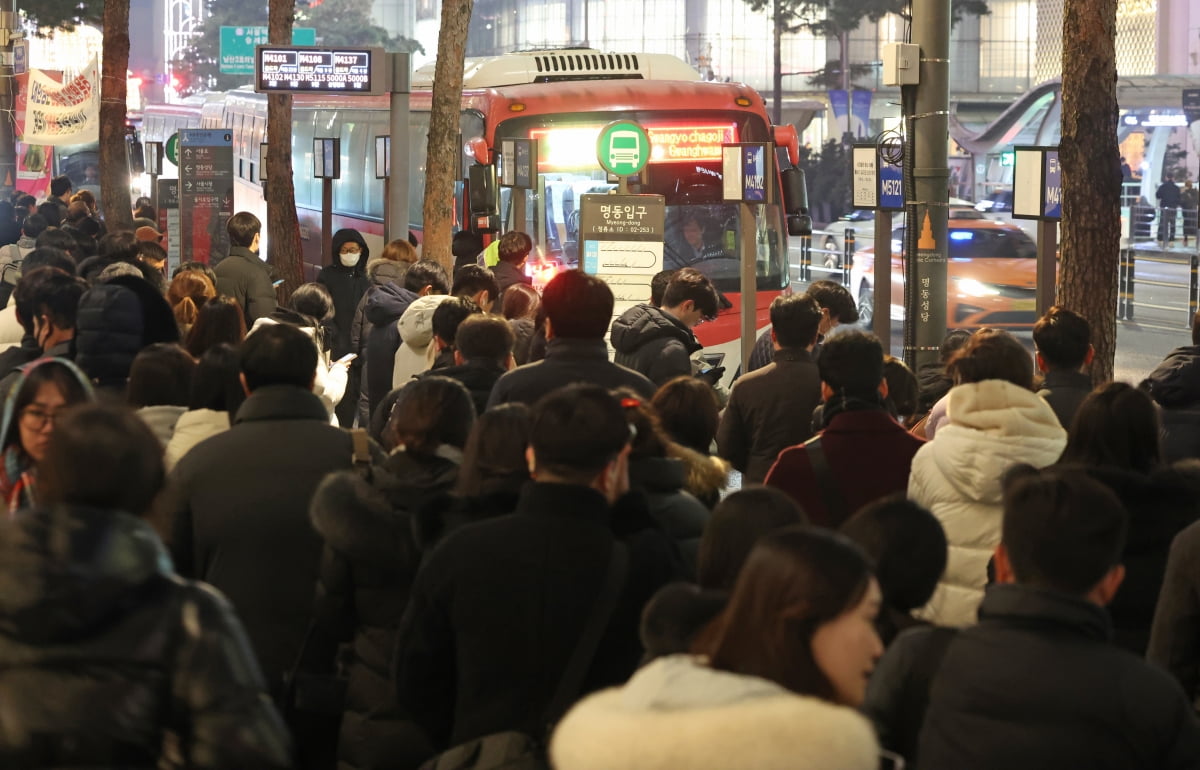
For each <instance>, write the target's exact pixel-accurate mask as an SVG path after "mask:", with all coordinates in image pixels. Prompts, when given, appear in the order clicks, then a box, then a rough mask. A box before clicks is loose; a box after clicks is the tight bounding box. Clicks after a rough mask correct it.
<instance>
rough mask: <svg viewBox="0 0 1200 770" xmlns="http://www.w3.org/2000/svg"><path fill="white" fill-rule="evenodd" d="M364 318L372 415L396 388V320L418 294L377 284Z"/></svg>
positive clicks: (366, 381)
mask: <svg viewBox="0 0 1200 770" xmlns="http://www.w3.org/2000/svg"><path fill="white" fill-rule="evenodd" d="M366 297H367V302H366V304H365V305H364V306H363V317H364V318H366V319H367V324H368V326H367V341H366V343H365V348H366V354H367V360H366V364H367V371H366V372H365V373H364V374H363V378H362V382H363V387H364V388H365V389H366V393H367V401H368V404H369V408H368V410H367V413H368V414H374V413H375V407H377V406H379V402H380V401H382V400H383V397H384V396H386V395H387V394H388V391H390V390H391V389H392V372H393V370H394V369H395V367H396V351H397V350H398V349H399V348H400V329H399V328H398V327H397V326H396V322H397V321H399V320H400V316H402V315H404V311H405V310H408V306H409V305H411V304H412V303H413V301H414V300H415V299H417V293H416V292H413V291H409V290H408V289H406V288H404V287H403V286H400V285H397V284H394V283H386V284H384V285H382V286H376V287H373V288H372V290H371V292H370V293H369V294H367V295H366Z"/></svg>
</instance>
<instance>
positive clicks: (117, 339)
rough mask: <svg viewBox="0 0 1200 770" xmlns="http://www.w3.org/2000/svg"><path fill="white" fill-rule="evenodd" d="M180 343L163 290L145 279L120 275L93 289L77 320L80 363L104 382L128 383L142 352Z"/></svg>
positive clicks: (83, 301)
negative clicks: (136, 359)
mask: <svg viewBox="0 0 1200 770" xmlns="http://www.w3.org/2000/svg"><path fill="white" fill-rule="evenodd" d="M156 342H179V326H178V325H177V324H176V322H175V315H174V314H173V313H172V312H171V306H170V305H168V304H167V301H166V299H165V298H164V297H163V295H162V294H160V293H158V292H157V291H156V290H155V289H154V287H153V286H151V285H150V284H148V283H147V282H146V281H144V280H142V279H141V278H136V277H134V276H119V277H117V278H114V279H112V280H111V281H108V282H106V283H102V284H97V285H96V286H93V287H92V288H90V289H88V290H87V291H86V292H85V293H84V295H83V297H82V298H80V300H79V312H78V315H77V318H76V321H75V363H77V364H79V368H80V369H83V371H84V372H86V373H87V375H88V377H90V378H91V380H92V381H93V382H94V383H96V384H97V385H99V386H100V387H113V388H123V387H124V386H125V381H126V380H128V379H129V369H130V367H131V366H132V365H133V359H134V358H135V357H136V356H137V354H138V352H139V351H140V350H141V349H142V348H144V347H146V346H147V345H152V344H154V343H156Z"/></svg>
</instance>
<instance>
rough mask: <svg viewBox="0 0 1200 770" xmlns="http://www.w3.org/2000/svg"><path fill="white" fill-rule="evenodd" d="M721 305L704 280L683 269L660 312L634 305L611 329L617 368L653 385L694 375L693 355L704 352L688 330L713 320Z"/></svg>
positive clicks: (676, 275)
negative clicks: (638, 374) (631, 370)
mask: <svg viewBox="0 0 1200 770" xmlns="http://www.w3.org/2000/svg"><path fill="white" fill-rule="evenodd" d="M719 306H720V300H719V299H718V298H717V290H716V289H715V288H714V287H713V285H712V281H711V280H709V278H708V276H706V275H705V274H704V273H702V272H700V271H699V270H696V269H694V268H690V267H685V268H683V269H682V270H680V271H678V272H677V273H675V275H674V276H673V277H672V278H671V281H670V283H668V284H667V289H666V291H665V292H664V293H663V299H662V307H661V308H657V307H654V306H653V305H634V306H633V307H631V308H629V309H628V310H626V311H625V312H624V313H622V314H621V317H620V318H618V319H616V320H615V321H613V324H612V345H613V349H614V350H616V354H617V355H616V362H617V363H618V364H621V365H622V366H628V367H629V368H630V369H633V370H635V371H638V372H641V373H642V374H644V375H646V377H647V378H648V379H649V380H650V381H651V382H653V383H654V384H655V385H662V384H664V383H665V382H667V381H668V380H672V379H674V378H676V377H681V376H688V375H691V374H692V373H693V372H692V354H693V353H696V352H698V351H699V350H701V349H702V348H703V347H704V346H703V345H701V344H700V342H699V340H697V339H696V335H695V334H694V333H692V329H693V328H695V326H696V325H697V324H699V323H700V322H701V321H709V320H712V319H713V318H716V317H717V310H718V308H719Z"/></svg>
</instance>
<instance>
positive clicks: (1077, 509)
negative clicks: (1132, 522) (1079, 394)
mask: <svg viewBox="0 0 1200 770" xmlns="http://www.w3.org/2000/svg"><path fill="white" fill-rule="evenodd" d="M1004 486H1005V489H1004V523H1003V528H1002V534H1001V544H1000V546H999V547H998V548H997V549H996V556H995V567H996V579H997V581H998V582H999V585H996V586H992V587H991V588H989V589H988V592H987V594H986V596H985V597H984V600H983V603H982V604H981V605H980V608H979V625H978V626H975V627H974V628H969V629H967V630H965V631H962V632H960V633H959V634H958V635H957V637H955V638H954V639H953V640H952V641H950V643H949V647H948V648H947V649H946V651H945V653H944V656H943V658H942V661H941V666H940V669H939V670H938V673H937V674H936V675H935V677H934V678H933V683H932V687H931V690H930V694H929V708H928V711H927V712H926V715H925V720H924V726H923V728H922V730H921V734H920V741H919V755H920V766H921V767H922V768H928V769H929V770H939V769H940V768H955V769H956V770H957V768H964V767H970V768H976V769H978V770H987V768H997V769H999V768H1014V767H1021V768H1062V767H1087V768H1114V769H1115V768H1131V767H1147V768H1148V767H1154V768H1164V769H1165V768H1184V767H1189V768H1194V767H1197V765H1198V764H1200V723H1198V722H1197V721H1196V717H1195V715H1194V714H1193V713H1192V710H1191V707H1190V704H1189V703H1188V702H1187V700H1186V698H1185V697H1184V695H1183V691H1182V690H1181V689H1180V687H1179V684H1178V683H1177V682H1175V681H1174V680H1173V679H1172V678H1171V677H1170V675H1168V674H1167V673H1166V672H1164V671H1161V670H1160V669H1158V668H1155V667H1153V666H1150V665H1149V664H1147V663H1146V662H1145V661H1143V660H1142V659H1141V658H1139V657H1137V656H1135V655H1132V654H1130V653H1128V652H1126V651H1124V650H1121V649H1118V648H1117V647H1115V646H1114V645H1113V644H1112V624H1111V622H1110V620H1109V616H1108V613H1107V612H1106V611H1105V609H1104V606H1105V605H1106V604H1108V602H1109V601H1110V600H1111V599H1112V597H1113V596H1114V595H1115V594H1116V592H1117V589H1118V588H1119V587H1120V585H1121V581H1122V579H1123V578H1124V576H1125V570H1124V567H1122V566H1121V564H1120V563H1119V562H1120V556H1121V550H1122V547H1123V544H1124V541H1125V536H1126V529H1127V526H1128V516H1127V514H1126V512H1125V509H1124V507H1123V506H1122V505H1121V503H1120V501H1119V500H1118V499H1117V498H1116V496H1115V495H1114V494H1113V493H1112V492H1111V491H1110V490H1109V489H1107V488H1105V487H1104V486H1103V485H1102V484H1100V483H1099V482H1097V481H1095V480H1093V479H1091V478H1089V477H1088V476H1087V475H1086V474H1085V473H1084V472H1082V471H1080V470H1072V469H1066V468H1052V469H1048V470H1043V471H1037V470H1035V469H1033V468H1031V467H1029V466H1019V467H1017V468H1016V469H1014V470H1013V471H1010V472H1009V475H1008V477H1007V478H1006V481H1005V485H1004ZM930 634H931V631H930V630H929V629H920V630H916V631H910V632H907V634H906V636H908V635H911V636H915V637H917V638H922V637H924V638H929V636H930ZM903 639H904V636H902V637H901V640H898V641H897V642H896V643H895V644H894V645H893V648H895V647H897V646H899V645H900V644H901V641H902V640H903ZM888 654H889V655H891V654H892V650H889V652H888ZM885 660H886V658H885ZM880 668H881V669H883V668H884V666H883V664H881V666H880ZM879 673H880V674H883V673H884V672H883V671H882V670H881V671H880V672H879ZM868 701H870V696H868Z"/></svg>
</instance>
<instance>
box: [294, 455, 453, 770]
mask: <svg viewBox="0 0 1200 770" xmlns="http://www.w3.org/2000/svg"><path fill="white" fill-rule="evenodd" d="M457 474H458V465H457V464H456V463H454V462H452V461H451V460H447V459H444V458H441V457H432V458H414V457H413V456H411V455H409V454H406V453H404V452H398V453H396V454H393V455H392V456H391V457H389V458H388V460H387V462H386V464H385V465H384V466H383V467H381V468H376V469H375V470H374V478H373V479H372V483H368V482H367V481H366V480H365V479H363V478H362V477H361V476H360V475H359V474H358V473H356V472H347V471H343V472H339V473H335V474H333V475H331V476H328V477H327V478H326V479H325V481H324V482H322V484H321V486H320V487H319V488H318V489H317V492H316V495H315V496H314V497H313V502H312V506H311V507H310V513H311V518H312V522H313V526H314V527H315V528H316V530H317V532H318V533H319V534H320V535H321V537H322V538H323V539H324V541H325V546H324V549H323V553H322V556H321V570H320V577H319V581H318V584H317V600H316V604H315V607H314V613H315V616H316V619H317V625H316V628H315V633H314V636H313V638H314V643H313V647H314V649H312V650H306V655H309V654H312V655H315V656H317V657H320V658H323V662H324V663H325V664H326V666H332V663H333V660H334V657H335V655H336V646H337V642H338V641H340V640H346V639H352V640H353V644H352V655H351V657H350V661H349V664H348V670H349V679H350V681H349V687H348V690H347V693H346V713H345V715H344V716H343V718H342V727H341V734H340V736H339V738H338V760H339V764H340V766H341V767H343V768H349V767H353V768H380V767H408V766H410V765H415V763H416V762H418V761H419V760H420V759H421V758H423V757H425V756H427V755H428V753H429V748H428V746H427V745H426V743H425V741H424V738H423V737H422V736H421V735H420V733H419V732H417V731H415V730H414V729H413V728H412V727H411V726H410V725H409V724H408V723H405V722H403V721H402V720H401V719H400V715H399V714H398V713H397V711H396V705H395V704H396V698H395V696H394V695H393V689H392V683H391V679H390V677H389V666H390V664H391V656H392V652H393V651H394V649H395V643H396V629H397V627H398V626H399V625H400V617H401V615H403V614H404V608H405V606H406V605H407V604H408V596H409V591H410V589H411V587H412V581H413V577H414V576H415V575H416V572H417V567H418V565H419V564H420V561H421V557H420V551H419V549H418V547H417V544H416V542H415V540H414V536H413V512H414V511H415V510H416V508H417V507H418V506H420V505H421V503H422V501H423V500H425V499H427V498H428V497H430V496H432V495H436V494H438V493H444V492H446V491H448V490H449V489H450V487H451V486H452V485H453V484H454V481H455V479H456V478H457ZM306 667H307V666H306Z"/></svg>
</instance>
